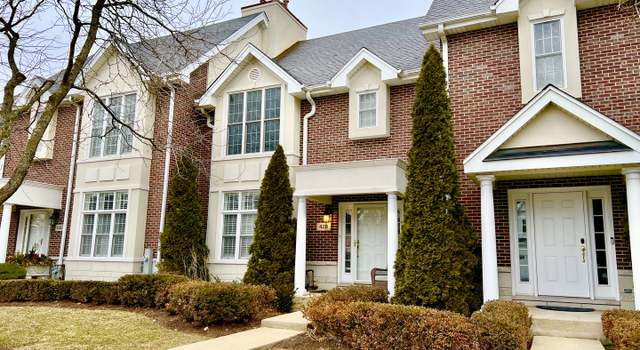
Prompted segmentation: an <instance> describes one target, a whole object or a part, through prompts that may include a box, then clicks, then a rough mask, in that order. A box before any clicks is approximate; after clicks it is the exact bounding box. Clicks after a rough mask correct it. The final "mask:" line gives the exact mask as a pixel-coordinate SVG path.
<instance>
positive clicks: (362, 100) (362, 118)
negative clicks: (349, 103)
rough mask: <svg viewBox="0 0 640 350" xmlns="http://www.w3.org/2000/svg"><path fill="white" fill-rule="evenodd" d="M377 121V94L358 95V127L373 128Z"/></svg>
mask: <svg viewBox="0 0 640 350" xmlns="http://www.w3.org/2000/svg"><path fill="white" fill-rule="evenodd" d="M376 125H377V121H376V93H375V92H367V93H362V94H359V95H358V127H359V128H373V127H375V126H376Z"/></svg>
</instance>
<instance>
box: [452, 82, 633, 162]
mask: <svg viewBox="0 0 640 350" xmlns="http://www.w3.org/2000/svg"><path fill="white" fill-rule="evenodd" d="M551 103H553V104H555V105H556V106H558V107H560V108H561V109H563V110H565V111H566V112H568V113H570V114H571V115H573V116H574V117H576V118H578V119H580V120H582V121H583V122H584V123H586V124H588V125H591V126H592V127H594V128H595V129H597V130H600V131H602V132H603V133H605V134H607V135H609V136H611V137H612V138H613V139H615V140H617V141H618V142H621V143H622V144H624V145H626V146H627V147H629V148H631V149H632V150H634V151H635V152H639V153H640V137H639V136H638V135H637V134H636V133H634V132H633V131H631V130H629V129H627V128H626V127H624V126H622V125H621V124H619V123H617V122H615V121H613V120H612V119H610V118H608V117H606V116H605V115H603V114H602V113H600V112H598V111H596V110H594V109H593V108H591V107H589V106H587V105H586V104H584V103H582V102H580V101H578V100H577V99H575V98H574V97H572V96H570V95H568V94H567V93H566V92H564V91H562V90H560V89H558V88H557V87H555V86H548V87H546V88H545V89H544V90H543V91H542V92H540V93H539V94H538V95H536V96H535V97H534V98H533V99H532V100H531V101H530V102H529V103H527V105H526V106H524V107H523V108H522V109H521V110H520V111H519V112H518V113H516V115H515V116H513V117H512V118H511V119H510V120H509V121H508V122H507V123H505V124H504V125H503V126H502V127H501V128H500V129H498V131H496V132H495V133H494V134H493V135H491V136H490V137H489V138H488V139H487V140H486V141H485V142H484V143H483V144H482V145H480V147H478V148H477V149H476V150H475V151H473V152H472V153H471V154H470V155H469V156H468V157H467V158H466V159H465V160H464V162H463V164H464V166H465V172H466V171H467V169H469V170H470V171H471V172H474V173H475V172H485V171H491V170H488V169H489V168H495V165H489V164H491V163H505V164H506V163H509V164H512V165H514V166H517V164H519V162H514V161H495V162H484V160H485V159H486V158H487V157H488V156H489V155H491V154H492V153H493V152H495V151H496V150H497V149H498V148H499V147H500V146H501V145H502V144H504V143H505V142H506V141H507V140H508V139H510V138H511V137H512V136H513V135H515V134H516V133H517V132H518V131H520V130H521V129H522V128H523V127H524V126H525V125H526V124H527V123H528V122H529V121H531V119H533V118H534V117H535V116H536V115H538V113H540V111H541V110H542V109H543V108H545V107H546V106H548V105H549V104H551ZM623 153H626V152H617V153H615V154H617V155H620V154H623ZM589 157H591V158H594V159H595V158H597V157H596V156H594V155H589ZM551 158H554V159H566V158H567V157H551ZM544 159H546V158H535V159H532V161H534V162H536V163H541V162H542V161H543V160H544ZM627 163H630V162H628V161H627ZM573 166H577V165H573ZM538 167H540V164H538ZM485 168H486V169H487V170H484V169H485ZM510 170H519V169H517V168H514V169H510Z"/></svg>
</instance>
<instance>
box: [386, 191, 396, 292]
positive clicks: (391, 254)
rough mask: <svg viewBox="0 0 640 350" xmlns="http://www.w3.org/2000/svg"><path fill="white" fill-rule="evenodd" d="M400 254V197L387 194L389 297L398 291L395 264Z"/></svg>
mask: <svg viewBox="0 0 640 350" xmlns="http://www.w3.org/2000/svg"><path fill="white" fill-rule="evenodd" d="M397 252H398V195H396V194H395V193H388V194H387V289H388V290H389V297H392V296H393V293H394V292H395V289H396V278H395V275H394V274H395V271H396V269H395V263H396V253H397Z"/></svg>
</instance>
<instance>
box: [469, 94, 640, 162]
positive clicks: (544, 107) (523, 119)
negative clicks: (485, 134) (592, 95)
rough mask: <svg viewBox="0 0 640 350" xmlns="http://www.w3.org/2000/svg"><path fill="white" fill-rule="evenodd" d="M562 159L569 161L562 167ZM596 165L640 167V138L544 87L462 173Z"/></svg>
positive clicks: (500, 130)
mask: <svg viewBox="0 0 640 350" xmlns="http://www.w3.org/2000/svg"><path fill="white" fill-rule="evenodd" d="M614 153H615V155H614V156H610V157H608V158H607V159H605V158H606V155H613V154H614ZM594 155H598V156H599V155H605V157H604V158H603V157H601V158H598V157H596V156H594ZM562 157H565V158H566V157H572V158H571V159H570V161H569V159H567V161H564V162H563V158H562ZM598 159H602V162H603V163H607V165H611V164H613V163H614V162H627V163H633V162H637V161H640V137H639V136H638V134H636V133H635V132H633V131H631V130H629V129H627V128H625V127H624V126H623V125H621V124H619V123H616V122H615V121H614V120H612V119H610V118H608V117H606V116H605V115H603V114H601V113H599V112H598V111H596V110H594V109H592V108H591V107H589V106H587V105H586V104H584V103H582V102H581V101H579V100H577V99H575V98H574V97H572V96H570V95H568V94H567V93H566V92H564V91H562V90H560V89H558V88H556V87H554V86H548V87H547V88H545V89H544V90H543V91H541V92H540V93H539V94H538V95H536V96H535V97H534V98H533V99H532V100H531V101H530V102H529V103H527V105H525V106H524V107H523V108H522V109H521V110H520V111H519V112H518V113H516V115H514V116H513V117H512V118H511V119H510V120H509V121H508V122H507V123H505V124H504V125H503V126H502V127H501V128H500V129H498V131H496V132H495V133H494V134H493V135H491V137H489V138H488V139H487V140H486V141H485V142H484V143H483V144H482V145H481V146H480V147H478V148H477V149H476V150H475V151H474V152H473V153H471V155H469V157H467V159H465V161H464V167H465V172H467V173H482V172H491V171H498V170H500V171H503V170H504V171H508V170H527V169H536V167H538V168H552V167H558V165H560V167H562V166H565V165H566V166H578V167H579V166H591V165H599V164H598ZM514 161H517V164H516V163H514ZM508 162H511V163H508ZM616 164H617V163H616ZM603 165H604V164H603Z"/></svg>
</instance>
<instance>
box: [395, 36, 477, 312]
mask: <svg viewBox="0 0 640 350" xmlns="http://www.w3.org/2000/svg"><path fill="white" fill-rule="evenodd" d="M412 121H413V127H412V134H413V137H412V139H413V140H412V141H413V143H412V147H411V150H410V151H409V165H408V169H407V180H408V185H407V190H406V195H405V200H404V224H403V226H402V231H401V234H400V242H399V250H398V255H397V258H396V264H395V268H396V271H395V276H396V286H395V287H396V294H395V296H394V298H393V302H395V303H400V304H408V305H421V306H427V307H433V308H437V309H446V310H451V311H456V312H460V313H463V314H469V313H470V311H471V308H472V307H471V305H473V304H474V302H473V299H474V298H475V296H474V293H473V291H474V285H473V271H474V269H475V267H476V264H477V258H476V256H475V255H474V254H473V252H472V251H473V247H474V246H475V244H476V241H477V239H476V236H475V234H474V233H473V231H472V229H471V227H470V225H469V224H468V222H467V220H466V219H465V217H464V213H463V209H462V207H461V205H460V204H459V202H458V197H459V184H458V181H459V179H458V171H457V168H456V164H455V149H454V139H453V127H452V120H451V110H450V107H449V96H448V94H447V89H446V76H445V71H444V67H443V65H442V58H441V56H440V53H439V52H438V51H437V50H436V49H435V48H434V47H433V46H431V47H430V48H429V50H428V51H427V53H426V55H425V57H424V61H423V63H422V70H421V72H420V77H419V78H418V82H417V84H416V99H415V103H414V105H413V111H412Z"/></svg>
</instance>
